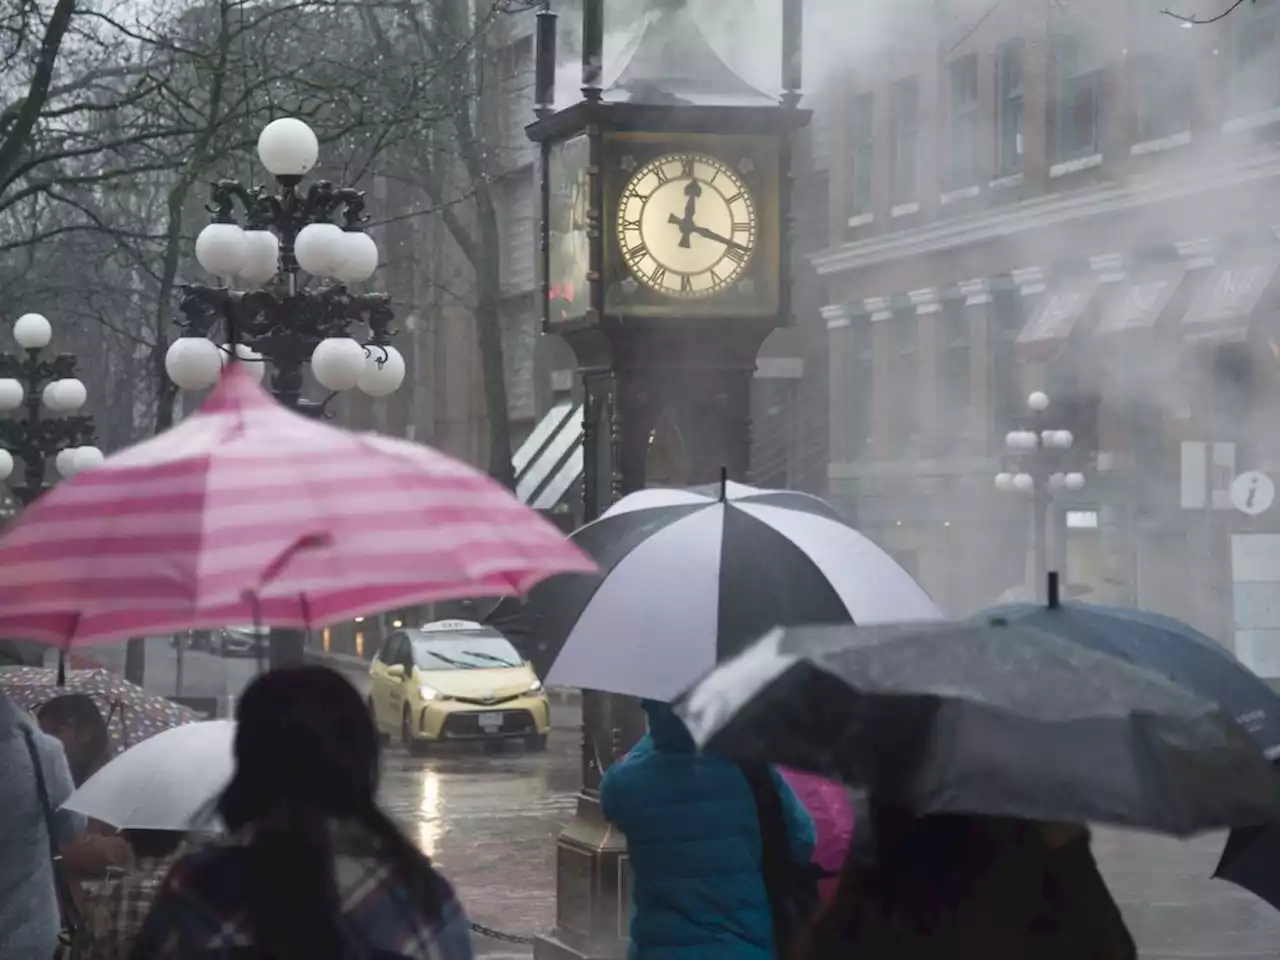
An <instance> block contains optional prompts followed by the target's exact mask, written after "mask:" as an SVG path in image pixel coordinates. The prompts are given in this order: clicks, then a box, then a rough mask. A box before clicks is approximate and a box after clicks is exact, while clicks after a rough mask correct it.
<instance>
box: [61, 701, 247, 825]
mask: <svg viewBox="0 0 1280 960" xmlns="http://www.w3.org/2000/svg"><path fill="white" fill-rule="evenodd" d="M235 729H236V725H235V723H234V722H232V721H230V720H204V721H201V722H199V723H189V724H187V725H186V726H184V727H178V728H176V729H174V730H167V731H165V732H164V733H161V734H158V735H157V736H154V737H152V738H151V739H150V740H148V741H147V742H146V743H143V744H139V745H138V746H136V747H131V748H130V749H128V750H126V751H125V752H124V753H122V754H120V755H119V756H118V757H116V758H115V759H114V760H112V761H111V762H110V763H108V764H107V765H106V766H104V767H103V768H102V769H101V770H99V771H98V772H97V773H95V774H94V775H93V776H92V777H90V778H89V779H88V780H86V781H85V782H84V784H83V785H82V786H81V787H80V789H79V790H77V791H76V792H75V793H73V794H72V795H71V796H70V797H69V798H68V799H67V802H66V803H64V804H63V808H64V809H67V810H70V811H72V812H73V813H80V814H83V815H84V816H86V817H92V818H93V819H95V820H101V821H102V822H103V823H106V824H110V825H111V826H113V827H115V828H116V829H117V830H193V829H201V828H207V827H210V826H212V825H213V800H214V799H215V798H216V797H217V795H218V794H219V793H221V792H222V789H223V788H224V787H225V786H226V785H227V783H228V782H230V780H231V775H232V773H233V772H234V770H235V759H234V755H233V753H232V743H233V741H234V740H235Z"/></svg>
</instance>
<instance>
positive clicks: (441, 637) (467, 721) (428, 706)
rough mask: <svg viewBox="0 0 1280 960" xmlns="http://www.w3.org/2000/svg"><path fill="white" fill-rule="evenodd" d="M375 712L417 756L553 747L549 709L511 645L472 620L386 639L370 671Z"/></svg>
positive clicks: (383, 730)
mask: <svg viewBox="0 0 1280 960" xmlns="http://www.w3.org/2000/svg"><path fill="white" fill-rule="evenodd" d="M369 712H370V713H371V714H372V716H373V722H374V723H375V724H376V725H377V727H378V733H379V734H381V735H383V736H399V738H400V740H401V742H402V743H403V744H404V746H405V747H406V748H407V749H408V750H410V751H411V752H417V751H418V750H420V749H421V748H423V747H425V746H427V745H429V744H431V743H439V742H444V741H468V740H472V741H476V740H478V741H484V742H489V743H498V742H501V741H504V740H516V739H518V740H523V741H524V743H525V744H526V745H527V746H528V747H529V748H530V749H532V750H545V749H546V748H547V731H548V730H549V729H550V728H551V707H550V704H549V703H548V702H547V694H546V692H545V691H544V690H543V689H542V683H541V682H540V681H539V680H538V677H537V674H535V673H534V672H533V668H532V667H531V666H530V665H529V664H528V663H526V662H525V661H524V659H523V658H521V656H520V654H519V653H517V652H516V649H515V647H513V646H512V645H511V643H510V641H508V640H507V638H506V637H504V636H503V635H502V634H500V633H498V632H497V631H496V630H494V629H492V628H491V627H486V626H484V625H482V624H479V623H473V622H471V621H469V620H438V621H436V622H435V623H429V624H427V625H426V626H424V627H421V628H420V629H417V630H397V631H396V632H395V633H393V634H391V635H390V636H389V637H387V640H386V643H384V644H383V645H382V649H381V650H379V651H378V654H377V656H375V657H374V658H373V662H372V664H370V666H369Z"/></svg>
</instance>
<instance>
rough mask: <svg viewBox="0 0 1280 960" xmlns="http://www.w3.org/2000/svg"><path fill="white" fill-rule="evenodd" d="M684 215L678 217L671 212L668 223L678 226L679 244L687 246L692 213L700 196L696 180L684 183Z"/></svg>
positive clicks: (691, 226)
mask: <svg viewBox="0 0 1280 960" xmlns="http://www.w3.org/2000/svg"><path fill="white" fill-rule="evenodd" d="M684 195H685V197H686V199H685V202H684V217H683V218H682V219H678V218H677V217H676V215H675V214H674V213H673V214H671V216H670V217H668V218H667V219H668V222H669V223H676V224H679V226H680V246H682V247H686V248H687V247H688V246H689V235H690V234H691V233H692V232H693V215H694V213H695V212H696V211H697V207H698V198H699V197H700V196H702V187H701V186H700V185H699V184H698V181H697V180H690V181H689V182H688V183H686V184H685V185H684Z"/></svg>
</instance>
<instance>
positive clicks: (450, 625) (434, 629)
mask: <svg viewBox="0 0 1280 960" xmlns="http://www.w3.org/2000/svg"><path fill="white" fill-rule="evenodd" d="M419 629H420V630H421V631H422V632H423V633H449V632H453V631H456V630H483V629H485V627H484V624H480V623H476V622H475V621H474V620H436V621H435V622H434V623H426V624H423V625H422V626H421V627H420V628H419Z"/></svg>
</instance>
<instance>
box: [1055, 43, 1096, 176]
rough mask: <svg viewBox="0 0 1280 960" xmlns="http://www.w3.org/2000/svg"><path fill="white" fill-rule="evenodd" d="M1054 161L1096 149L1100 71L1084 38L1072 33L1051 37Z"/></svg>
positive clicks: (1082, 155)
mask: <svg viewBox="0 0 1280 960" xmlns="http://www.w3.org/2000/svg"><path fill="white" fill-rule="evenodd" d="M1053 64H1054V97H1053V160H1054V162H1055V163H1063V162H1065V161H1068V160H1078V159H1080V158H1081V157H1089V156H1092V155H1093V154H1095V153H1097V152H1098V145H1099V142H1100V141H1099V133H1100V131H1101V124H1100V123H1099V117H1098V111H1099V100H1098V92H1099V89H1100V87H1101V85H1102V70H1101V69H1099V67H1098V65H1097V61H1096V60H1095V59H1094V55H1093V54H1092V52H1091V51H1090V50H1089V49H1088V47H1087V43H1086V40H1085V39H1084V38H1083V37H1081V36H1079V35H1078V34H1074V33H1062V34H1059V35H1058V36H1057V37H1056V38H1055V39H1054V44H1053Z"/></svg>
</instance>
